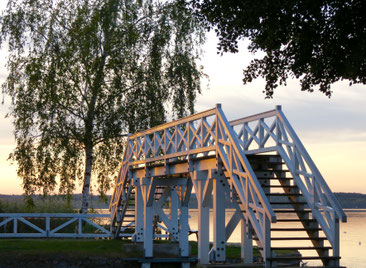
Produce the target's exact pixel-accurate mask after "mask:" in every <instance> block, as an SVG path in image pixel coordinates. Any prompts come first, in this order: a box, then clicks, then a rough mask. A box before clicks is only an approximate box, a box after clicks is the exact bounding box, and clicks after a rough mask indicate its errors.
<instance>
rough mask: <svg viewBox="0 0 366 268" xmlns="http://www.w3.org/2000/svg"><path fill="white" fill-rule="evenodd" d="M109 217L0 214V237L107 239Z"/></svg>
mask: <svg viewBox="0 0 366 268" xmlns="http://www.w3.org/2000/svg"><path fill="white" fill-rule="evenodd" d="M106 226H108V228H109V226H110V214H74V213H0V238H109V237H110V236H111V234H110V231H109V230H107V229H106V228H105V227H106Z"/></svg>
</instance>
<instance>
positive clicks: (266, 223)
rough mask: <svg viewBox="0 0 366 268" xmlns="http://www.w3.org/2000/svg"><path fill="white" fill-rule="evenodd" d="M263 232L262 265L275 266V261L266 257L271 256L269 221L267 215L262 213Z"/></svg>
mask: <svg viewBox="0 0 366 268" xmlns="http://www.w3.org/2000/svg"><path fill="white" fill-rule="evenodd" d="M263 228H264V230H263V234H264V245H263V251H264V254H263V259H264V267H265V268H267V267H268V268H269V267H277V265H276V263H272V261H269V260H268V258H270V257H271V256H272V252H271V222H270V219H269V218H268V216H267V215H264V226H263Z"/></svg>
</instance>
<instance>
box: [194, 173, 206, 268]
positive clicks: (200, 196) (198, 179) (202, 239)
mask: <svg viewBox="0 0 366 268" xmlns="http://www.w3.org/2000/svg"><path fill="white" fill-rule="evenodd" d="M207 175H208V172H194V178H193V181H194V184H195V186H196V196H197V201H198V262H199V264H208V263H209V255H208V253H209V249H210V240H209V233H210V207H209V206H208V205H206V204H204V202H203V201H204V197H205V186H206V182H207V181H208V180H207V177H208V176H207Z"/></svg>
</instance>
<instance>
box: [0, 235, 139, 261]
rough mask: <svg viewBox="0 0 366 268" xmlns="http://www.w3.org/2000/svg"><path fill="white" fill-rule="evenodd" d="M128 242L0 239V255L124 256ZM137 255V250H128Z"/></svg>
mask: <svg viewBox="0 0 366 268" xmlns="http://www.w3.org/2000/svg"><path fill="white" fill-rule="evenodd" d="M127 243H128V242H126V241H121V240H107V239H100V240H96V239H2V240H0V255H6V256H9V255H17V254H19V253H21V254H22V255H53V254H63V255H71V256H75V257H81V256H109V257H113V256H114V257H126V256H125V255H126V253H127V252H126V250H125V247H124V246H125V245H126V244H127ZM128 254H129V256H131V254H132V255H134V256H132V257H135V256H136V257H137V256H138V255H139V252H128Z"/></svg>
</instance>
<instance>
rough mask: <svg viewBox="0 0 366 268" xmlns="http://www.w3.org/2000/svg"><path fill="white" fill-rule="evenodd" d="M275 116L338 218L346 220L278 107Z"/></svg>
mask: <svg viewBox="0 0 366 268" xmlns="http://www.w3.org/2000/svg"><path fill="white" fill-rule="evenodd" d="M277 117H278V119H279V120H280V121H281V122H282V123H283V125H284V126H285V127H286V129H287V131H288V133H289V134H290V136H291V138H292V140H293V141H294V143H295V146H296V149H297V150H299V152H300V153H301V155H302V156H303V158H304V160H305V161H306V164H307V165H308V166H309V168H310V170H311V171H312V173H313V174H314V175H315V179H316V180H317V182H318V183H319V187H321V188H322V190H323V191H324V192H325V194H326V195H327V197H328V199H329V201H330V202H331V203H332V207H333V209H334V210H335V212H336V214H337V215H338V217H339V219H341V220H342V221H343V222H346V221H347V216H346V214H345V213H344V211H343V208H342V206H341V205H340V203H339V202H338V200H337V198H336V197H335V195H334V193H333V192H332V191H331V190H330V188H329V186H328V184H327V183H326V181H325V180H324V178H323V176H322V175H321V173H320V171H319V169H318V168H317V166H316V165H315V163H314V161H313V160H312V158H311V157H310V155H309V153H308V152H307V150H306V149H305V147H304V145H303V144H302V142H301V141H300V139H299V137H298V136H297V134H296V132H295V131H294V129H293V128H292V126H291V125H290V123H289V121H288V120H287V118H286V116H285V115H284V113H283V112H282V111H281V110H280V109H278V110H277Z"/></svg>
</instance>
